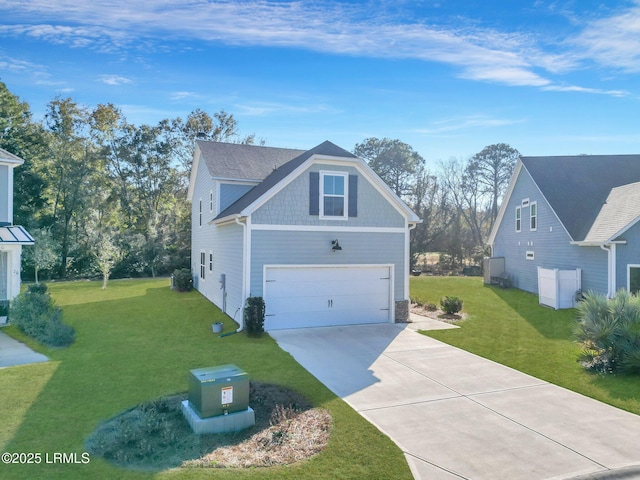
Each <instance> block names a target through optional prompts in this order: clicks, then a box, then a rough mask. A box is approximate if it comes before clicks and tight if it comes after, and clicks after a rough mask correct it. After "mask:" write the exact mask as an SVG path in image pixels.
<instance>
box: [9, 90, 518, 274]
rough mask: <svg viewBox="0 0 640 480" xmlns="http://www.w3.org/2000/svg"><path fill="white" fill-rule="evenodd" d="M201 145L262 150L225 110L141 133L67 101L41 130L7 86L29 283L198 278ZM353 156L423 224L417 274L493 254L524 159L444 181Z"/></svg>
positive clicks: (467, 168)
mask: <svg viewBox="0 0 640 480" xmlns="http://www.w3.org/2000/svg"><path fill="white" fill-rule="evenodd" d="M196 138H205V139H207V140H214V141H227V142H237V143H247V144H253V143H256V137H255V135H253V134H252V135H248V136H241V135H240V133H239V127H238V123H237V121H236V119H235V118H234V117H233V115H231V114H229V113H227V112H225V111H223V110H222V111H219V112H216V113H214V114H213V115H210V114H209V113H207V112H205V111H203V110H200V109H196V110H194V111H193V112H191V113H190V114H189V115H188V116H187V117H186V118H185V119H182V118H180V117H177V118H173V119H163V120H162V121H160V122H158V124H156V125H139V126H138V125H133V124H131V123H129V122H127V120H126V118H125V116H124V115H123V113H122V111H121V110H120V109H119V108H117V107H116V106H115V105H112V104H100V105H98V106H96V107H95V108H87V107H85V106H83V105H80V104H78V103H77V102H75V101H74V100H73V99H71V98H61V97H56V98H54V99H53V100H52V101H51V102H49V104H48V105H47V106H46V113H45V116H44V118H43V119H42V120H40V121H35V120H34V119H33V117H32V113H31V111H30V107H29V104H28V103H26V102H24V101H22V100H21V99H20V98H19V97H17V96H16V95H14V94H12V93H11V92H10V91H9V90H8V89H7V87H6V85H5V84H4V83H2V82H0V147H1V148H3V149H5V150H7V151H9V152H11V153H13V154H15V155H17V156H19V157H21V158H23V159H24V160H25V163H24V165H23V166H22V167H20V168H18V169H16V171H15V181H14V223H15V224H18V225H24V226H25V227H27V229H28V230H29V231H30V233H31V234H32V235H33V236H34V238H35V239H36V243H35V245H34V246H32V247H26V248H25V249H24V254H23V276H24V277H25V278H27V279H35V280H36V281H37V280H38V279H39V277H42V276H43V275H44V276H45V277H47V278H56V279H68V278H93V277H100V276H101V277H102V278H103V279H104V280H105V285H106V280H107V279H108V278H109V277H110V276H111V277H129V276H157V275H165V274H168V273H170V272H172V271H173V270H175V269H177V268H189V267H190V247H191V233H190V232H191V208H190V205H189V204H188V202H187V200H186V197H187V189H188V182H189V173H190V168H191V161H192V158H193V149H194V146H195V140H196ZM260 143H261V144H264V141H261V142H260ZM353 152H354V153H355V154H356V155H357V156H359V157H361V158H363V159H364V160H365V161H367V162H368V164H369V165H370V166H371V167H372V168H373V170H374V171H376V173H378V174H379V175H380V176H381V177H382V179H383V180H384V181H385V182H386V183H387V184H388V185H389V186H390V188H391V189H392V190H393V191H394V192H395V193H396V194H398V195H399V196H400V197H401V198H402V199H403V200H404V201H405V202H406V203H407V204H408V205H409V206H410V207H412V208H413V209H414V211H415V212H416V213H417V214H418V216H419V217H420V218H422V219H423V222H422V223H421V224H420V225H418V226H417V228H416V229H415V230H414V231H413V232H412V245H411V248H412V254H413V260H414V263H418V264H419V261H420V260H419V258H420V257H419V254H420V253H422V252H427V251H437V252H443V253H445V254H446V258H447V259H448V261H449V262H450V263H451V264H452V265H453V266H454V267H455V266H459V265H461V264H462V263H463V262H464V261H465V260H468V259H472V260H471V261H476V262H477V261H478V258H480V257H481V256H482V255H483V254H484V242H485V240H486V238H487V235H488V232H489V230H490V228H491V226H492V225H493V222H494V221H495V218H496V216H497V211H498V206H499V201H500V199H501V196H502V195H503V194H504V190H505V188H506V185H507V183H508V181H509V178H510V176H511V173H512V171H513V167H514V165H515V160H516V159H517V156H518V152H517V151H516V150H515V149H513V148H511V147H509V146H508V145H505V144H497V145H491V146H488V147H486V148H485V149H484V150H482V151H481V152H480V153H478V154H476V155H474V156H473V157H471V158H470V159H468V160H466V161H463V160H460V159H450V160H449V161H447V162H441V163H440V165H439V166H438V168H437V169H436V170H435V171H432V170H429V169H428V168H427V166H426V162H425V160H424V158H422V157H421V156H420V155H419V154H418V153H417V152H416V151H415V150H413V148H412V147H410V146H409V145H407V144H405V143H403V142H401V141H399V140H391V139H387V138H383V139H378V138H369V139H365V140H364V141H363V142H362V143H359V144H357V145H356V146H355V148H354V150H353ZM474 258H475V260H473V259H474ZM418 266H419V265H418Z"/></svg>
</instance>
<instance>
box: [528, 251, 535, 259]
mask: <svg viewBox="0 0 640 480" xmlns="http://www.w3.org/2000/svg"><path fill="white" fill-rule="evenodd" d="M526 258H527V260H535V259H536V253H535V252H534V251H533V250H527V253H526Z"/></svg>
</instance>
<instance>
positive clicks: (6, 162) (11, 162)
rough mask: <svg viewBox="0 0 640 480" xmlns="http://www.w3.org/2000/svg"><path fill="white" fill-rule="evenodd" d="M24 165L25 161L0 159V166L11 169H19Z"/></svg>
mask: <svg viewBox="0 0 640 480" xmlns="http://www.w3.org/2000/svg"><path fill="white" fill-rule="evenodd" d="M23 163H24V160H21V159H18V160H14V159H12V158H0V165H9V166H10V167H11V168H16V167H19V166H20V165H22V164H23Z"/></svg>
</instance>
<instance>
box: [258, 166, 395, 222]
mask: <svg viewBox="0 0 640 480" xmlns="http://www.w3.org/2000/svg"><path fill="white" fill-rule="evenodd" d="M314 174H315V176H314ZM322 174H338V175H339V174H344V176H345V178H346V179H350V182H351V183H352V185H347V186H346V187H347V189H346V192H347V193H348V195H347V197H348V198H347V199H345V217H337V218H336V219H332V218H330V217H328V216H324V217H323V216H322V215H321V213H322V212H321V211H320V210H319V209H318V210H317V211H314V210H313V209H310V205H311V204H313V203H315V205H318V206H319V205H320V204H321V203H322V202H320V201H319V200H320V197H321V195H322V192H321V190H320V189H319V188H318V189H317V190H315V188H316V187H315V185H317V183H316V182H319V181H320V179H321V178H322V177H321V175H322ZM354 179H356V181H354ZM347 182H349V180H347V181H346V182H345V183H347ZM314 184H315V185H314ZM354 185H357V190H356V191H355V192H354V191H353V190H355V189H354ZM349 199H350V200H351V202H350V204H349ZM251 220H252V224H253V225H269V224H271V225H298V226H307V227H310V226H316V227H320V226H321V227H389V228H404V227H405V223H406V221H407V219H406V215H404V214H403V212H401V211H399V210H398V209H397V208H396V207H395V206H394V205H393V203H392V202H390V201H389V199H388V198H387V197H386V196H385V195H384V194H383V193H381V192H380V191H379V190H378V189H377V188H376V186H375V185H374V184H373V183H371V181H370V179H369V177H368V176H367V175H366V173H364V172H363V171H362V170H361V169H359V168H357V167H356V166H349V165H337V164H332V163H325V162H323V161H322V160H317V161H315V162H312V163H311V164H310V165H309V166H308V167H307V168H306V169H304V170H303V171H302V172H301V173H300V174H299V175H297V176H295V178H293V179H292V181H291V182H289V183H288V184H287V185H286V186H285V187H284V188H282V189H280V190H279V191H278V192H277V193H275V194H274V195H273V196H271V197H270V198H269V199H268V200H266V201H265V202H264V203H263V204H262V205H260V206H259V207H258V208H256V209H255V211H254V212H253V213H252V215H251Z"/></svg>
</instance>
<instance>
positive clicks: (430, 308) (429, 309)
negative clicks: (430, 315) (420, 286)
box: [424, 303, 438, 312]
mask: <svg viewBox="0 0 640 480" xmlns="http://www.w3.org/2000/svg"><path fill="white" fill-rule="evenodd" d="M424 308H426V309H427V312H435V311H436V310H438V306H437V305H436V304H435V303H427V304H426V305H425V306H424Z"/></svg>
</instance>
